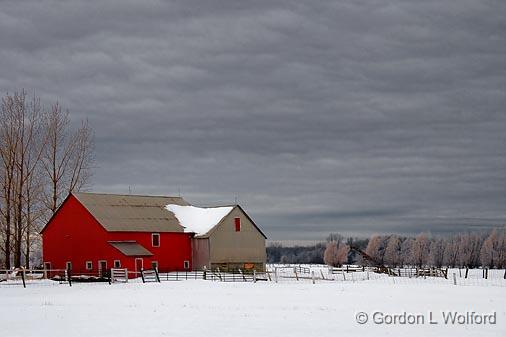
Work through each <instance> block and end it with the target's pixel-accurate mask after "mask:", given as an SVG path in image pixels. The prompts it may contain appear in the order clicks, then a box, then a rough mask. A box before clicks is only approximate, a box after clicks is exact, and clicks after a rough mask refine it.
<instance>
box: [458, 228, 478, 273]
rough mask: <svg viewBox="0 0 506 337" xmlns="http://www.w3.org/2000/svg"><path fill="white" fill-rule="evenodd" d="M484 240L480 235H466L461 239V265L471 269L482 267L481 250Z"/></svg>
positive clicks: (461, 236)
mask: <svg viewBox="0 0 506 337" xmlns="http://www.w3.org/2000/svg"><path fill="white" fill-rule="evenodd" d="M482 242H483V238H482V236H481V235H479V234H472V233H466V234H462V235H460V239H459V264H460V265H461V266H466V267H469V268H474V267H477V266H479V265H480V250H481V244H482Z"/></svg>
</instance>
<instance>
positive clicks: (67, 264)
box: [65, 261, 72, 270]
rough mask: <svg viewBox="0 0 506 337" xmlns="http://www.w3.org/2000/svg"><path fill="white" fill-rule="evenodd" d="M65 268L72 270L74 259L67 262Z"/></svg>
mask: <svg viewBox="0 0 506 337" xmlns="http://www.w3.org/2000/svg"><path fill="white" fill-rule="evenodd" d="M69 265H70V268H69ZM65 269H66V270H69V269H70V270H72V261H67V262H65Z"/></svg>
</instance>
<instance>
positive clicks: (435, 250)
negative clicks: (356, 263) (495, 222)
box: [365, 228, 506, 268]
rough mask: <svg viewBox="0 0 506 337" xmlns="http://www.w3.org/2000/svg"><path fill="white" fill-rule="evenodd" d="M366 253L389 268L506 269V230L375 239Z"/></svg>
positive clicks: (392, 236)
mask: <svg viewBox="0 0 506 337" xmlns="http://www.w3.org/2000/svg"><path fill="white" fill-rule="evenodd" d="M365 252H366V253H367V254H368V255H370V256H371V257H373V258H374V259H375V260H376V261H379V262H380V263H382V264H385V265H387V266H392V267H397V266H406V265H409V266H418V267H423V266H432V267H442V266H446V267H451V268H454V267H469V268H476V267H488V268H505V267H506V230H505V228H501V229H494V230H492V231H491V232H489V233H457V234H453V235H447V236H435V237H431V236H430V235H429V234H427V233H420V234H419V235H417V236H416V237H399V236H397V235H388V236H381V235H373V236H372V237H371V238H370V239H369V242H368V245H367V248H366V250H365Z"/></svg>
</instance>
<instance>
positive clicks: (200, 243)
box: [192, 238, 211, 270]
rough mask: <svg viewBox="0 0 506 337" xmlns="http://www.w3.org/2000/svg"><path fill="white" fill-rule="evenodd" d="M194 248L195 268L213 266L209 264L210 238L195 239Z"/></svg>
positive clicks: (200, 268)
mask: <svg viewBox="0 0 506 337" xmlns="http://www.w3.org/2000/svg"><path fill="white" fill-rule="evenodd" d="M192 249H193V256H192V258H193V269H195V270H202V269H203V268H204V267H206V268H209V267H211V265H210V264H209V239H207V238H203V239H199V238H195V239H193V244H192Z"/></svg>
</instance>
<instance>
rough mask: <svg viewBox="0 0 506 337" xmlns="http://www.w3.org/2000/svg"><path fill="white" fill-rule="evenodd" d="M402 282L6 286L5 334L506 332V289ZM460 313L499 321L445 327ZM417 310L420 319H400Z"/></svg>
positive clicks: (1, 308)
mask: <svg viewBox="0 0 506 337" xmlns="http://www.w3.org/2000/svg"><path fill="white" fill-rule="evenodd" d="M400 280H401V278H395V280H393V278H388V277H386V278H378V279H371V280H369V281H367V280H365V281H355V282H344V281H320V282H316V284H312V282H311V281H301V282H280V283H274V282H257V283H250V282H244V283H242V282H241V283H239V282H237V283H225V282H212V281H204V280H188V281H168V282H162V283H150V284H142V283H139V282H135V281H133V282H130V283H127V284H113V285H108V284H103V283H102V284H99V283H94V284H93V283H92V284H79V283H74V284H73V286H72V287H69V286H68V285H66V284H58V283H56V282H52V281H31V283H29V284H28V286H27V288H26V289H24V288H23V287H22V286H19V285H8V284H5V283H4V284H0V302H1V305H0V336H5V337H16V336H51V337H58V336H66V337H67V336H87V337H89V336H94V337H99V336H136V337H137V336H220V337H223V336H291V337H292V336H319V337H322V336H351V335H353V336H459V337H463V336H478V335H479V336H506V306H505V304H504V303H506V288H505V287H503V286H494V285H488V286H486V285H484V284H480V285H457V286H455V285H452V284H451V283H437V282H434V281H433V280H432V279H426V280H424V279H418V280H416V281H412V282H411V283H410V281H405V282H404V283H403V282H401V281H400ZM361 312H364V313H366V314H367V315H368V322H367V323H365V324H359V323H357V314H358V313H361ZM454 312H458V313H462V314H464V315H466V313H471V312H474V313H476V314H470V315H472V316H473V319H475V320H476V319H477V318H476V315H477V314H478V315H481V314H493V313H494V312H495V324H458V323H456V324H445V322H444V317H443V316H442V315H443V313H446V315H448V313H450V314H453V313H454ZM430 313H432V321H433V322H437V323H438V324H430V322H429V320H430ZM394 315H399V316H395V317H396V319H397V321H398V323H397V324H386V323H384V322H383V323H381V321H382V320H383V321H385V320H386V321H388V320H389V319H393V317H394ZM409 315H413V316H416V317H417V321H418V324H401V323H399V322H400V321H402V317H403V316H404V317H405V318H407V317H409ZM360 318H363V316H360ZM464 318H465V317H464ZM491 319H492V320H493V317H490V318H489V321H490V320H491ZM373 320H376V321H377V323H374V322H373ZM378 321H379V323H378Z"/></svg>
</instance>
